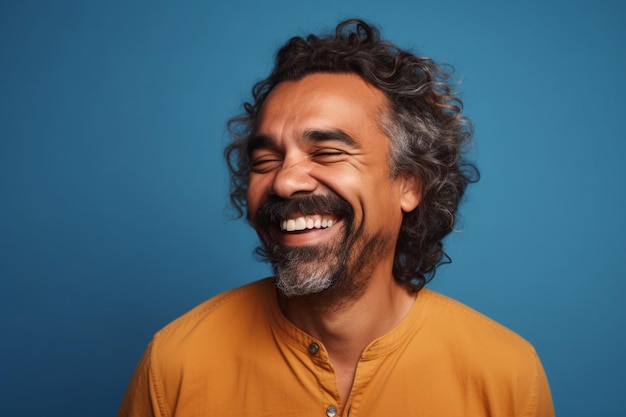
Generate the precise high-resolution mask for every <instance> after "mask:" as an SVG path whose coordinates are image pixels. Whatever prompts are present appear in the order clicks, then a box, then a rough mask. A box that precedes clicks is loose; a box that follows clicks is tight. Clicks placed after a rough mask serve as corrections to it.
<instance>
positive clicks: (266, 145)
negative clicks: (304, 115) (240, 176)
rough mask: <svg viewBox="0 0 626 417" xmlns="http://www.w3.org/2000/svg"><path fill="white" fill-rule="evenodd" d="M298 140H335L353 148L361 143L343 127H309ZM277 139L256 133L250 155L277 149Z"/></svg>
mask: <svg viewBox="0 0 626 417" xmlns="http://www.w3.org/2000/svg"><path fill="white" fill-rule="evenodd" d="M298 141H311V142H328V141H335V142H340V143H343V144H345V145H347V146H350V147H352V148H359V147H360V145H359V143H358V142H357V141H356V140H354V139H353V138H352V136H350V135H349V134H347V133H346V132H344V131H343V130H341V129H307V130H305V131H304V132H303V133H302V135H301V137H300V138H299V139H298ZM277 147H278V146H277V145H276V141H275V140H274V139H273V138H272V137H271V136H267V135H262V134H261V135H255V136H252V137H251V138H250V140H249V141H248V145H247V147H246V151H247V153H248V155H252V152H254V151H255V150H257V149H276V148H277Z"/></svg>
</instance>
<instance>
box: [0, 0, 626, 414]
mask: <svg viewBox="0 0 626 417" xmlns="http://www.w3.org/2000/svg"><path fill="white" fill-rule="evenodd" d="M212 3H214V2H209V1H203V2H201V1H196V2H190V1H187V2H176V3H174V2H163V1H151V2H148V1H106V2H104V1H101V2H100V1H93V2H87V1H85V2H83V1H55V2H47V1H40V2H35V1H24V2H17V1H15V2H14V1H2V2H1V5H0V54H1V55H0V70H1V73H0V106H1V107H0V199H1V200H0V278H1V281H0V294H1V295H0V297H1V299H0V301H1V302H0V312H1V315H0V320H1V322H0V326H1V328H0V331H1V334H2V343H1V344H0V355H1V356H0V358H1V361H2V362H1V366H2V368H1V369H0V404H2V415H7V416H39V415H47V416H65V417H69V416H84V415H89V416H110V415H114V414H115V412H116V410H117V407H118V404H119V401H120V400H121V397H122V394H123V392H124V390H125V388H126V384H127V382H128V379H129V377H130V375H131V373H132V370H133V368H134V366H135V364H136V362H137V360H138V359H139V357H140V355H141V353H142V350H143V348H144V347H145V345H146V344H147V343H148V341H149V339H150V337H151V335H152V334H153V333H154V332H155V331H156V330H157V329H159V328H160V327H162V326H164V325H165V324H166V323H168V322H169V321H171V320H172V319H174V318H175V317H177V316H178V315H180V314H182V313H184V312H185V311H187V310H188V309H190V308H191V307H193V306H195V305H196V304H198V303H200V302H202V301H203V300H205V299H207V298H209V297H211V296H212V295H215V294H217V293H218V292H221V291H223V290H225V289H228V288H231V287H234V286H237V285H240V284H244V283H246V282H250V281H252V280H255V279H257V278H260V277H262V276H265V275H268V274H269V273H270V272H269V269H268V268H267V266H265V265H263V264H260V263H258V262H256V261H255V260H254V258H253V256H252V250H253V248H254V246H255V242H256V238H255V236H254V234H253V233H252V232H251V231H250V230H249V229H248V227H247V226H246V225H245V223H244V222H243V221H235V222H232V221H228V220H227V217H226V214H227V209H226V207H227V205H226V201H227V189H228V186H227V181H228V180H227V176H226V169H225V164H224V162H223V160H222V156H221V155H222V148H223V146H224V143H225V142H226V140H227V137H226V134H225V128H224V126H225V122H226V120H227V119H228V118H229V117H231V116H232V115H234V114H236V113H237V112H238V111H239V108H240V107H239V106H240V102H241V100H242V99H245V98H247V97H249V90H250V87H251V85H252V84H253V83H254V82H255V81H257V80H258V79H260V78H261V77H263V76H264V75H265V74H266V73H267V72H268V71H269V69H270V68H271V63H272V55H273V53H274V52H275V49H276V48H277V47H278V46H279V45H280V44H281V43H282V42H284V41H285V40H286V39H287V38H288V37H289V36H292V35H294V34H304V33H308V32H310V31H318V30H319V29H322V28H328V29H330V28H332V27H333V26H334V25H335V24H336V23H337V22H338V21H339V20H340V19H343V18H346V17H350V16H355V15H356V16H361V17H363V18H366V19H368V20H371V21H373V22H374V23H377V24H379V25H380V26H381V27H382V30H383V35H384V36H385V37H388V38H390V39H391V40H393V41H395V42H396V43H398V44H400V45H401V46H403V47H407V48H412V49H415V50H417V51H419V52H420V53H422V54H425V55H429V56H432V57H434V58H435V59H437V60H439V61H443V62H447V63H450V64H452V65H454V66H455V67H456V70H457V72H456V74H457V78H458V79H459V81H461V82H462V83H461V87H460V90H461V91H463V99H464V101H465V103H466V113H467V115H468V116H469V117H470V118H472V120H473V121H474V123H475V128H476V134H475V147H474V151H473V155H474V158H475V160H476V161H477V162H478V164H479V167H480V168H481V171H482V180H481V182H480V183H479V184H477V185H475V186H473V187H472V188H471V189H470V191H469V194H468V199H467V201H466V203H465V204H464V206H463V211H462V212H463V221H462V223H461V225H460V227H461V228H462V232H459V233H455V234H454V235H453V236H451V237H450V239H448V249H449V250H448V252H449V253H450V255H451V256H452V259H453V263H452V264H451V265H447V266H444V267H443V268H442V269H441V270H440V271H439V273H438V274H437V277H436V278H435V280H434V281H433V282H432V284H431V287H432V288H433V289H435V290H438V291H441V292H444V293H446V294H448V295H451V296H453V297H455V298H457V299H459V300H461V301H463V302H465V303H467V304H469V305H470V306H472V307H474V308H476V309H477V310H479V311H481V312H483V313H485V314H487V315H489V316H491V317H493V318H494V319H496V320H497V321H499V322H501V323H503V324H505V325H506V326H508V327H510V328H512V329H513V330H515V331H517V332H518V333H520V334H521V335H523V336H524V337H525V338H527V339H528V340H529V341H530V342H531V343H533V344H534V345H535V347H536V348H537V350H538V352H539V354H540V356H541V358H542V360H543V364H544V367H545V369H546V372H547V374H548V377H549V379H550V382H551V386H552V391H553V396H554V400H555V405H556V410H557V413H558V414H559V415H563V416H616V417H617V416H624V415H626V404H625V403H624V401H623V399H622V395H623V394H622V392H623V390H624V388H626V386H625V384H624V378H623V375H624V374H625V373H626V361H625V359H624V352H626V336H625V332H624V322H625V318H626V309H625V307H624V301H623V300H624V299H625V298H626V266H625V261H624V259H625V256H624V255H625V253H624V252H625V250H624V243H623V239H624V235H625V234H626V227H625V226H624V223H623V221H622V220H620V219H621V214H622V213H621V209H623V207H624V203H625V198H624V191H625V190H624V185H623V178H624V174H623V173H622V166H623V164H622V158H623V157H624V155H625V153H626V152H625V151H626V145H625V139H626V138H625V137H624V128H623V119H624V110H625V108H624V97H625V96H626V81H625V80H626V78H625V77H624V74H626V59H625V53H624V46H623V45H624V42H625V41H626V36H625V35H626V31H625V25H624V23H623V22H624V18H625V17H626V13H625V10H624V7H623V6H622V5H621V4H620V3H618V2H617V1H614V2H612V1H595V2H578V1H575V2H571V1H564V0H563V1H543V2H525V3H524V4H522V2H516V3H510V2H506V3H504V2H497V1H480V2H479V1H476V2H468V1H462V0H454V1H446V2H439V3H438V2H432V1H430V2H425V1H424V2H420V1H408V0H407V1H388V2H373V1H363V0H360V1H356V0H347V1H342V2H338V1H330V0H320V1H316V2H300V1H294V0H289V1H286V0H282V1H265V2H260V1H241V2H230V3H228V4H226V2H224V3H223V4H219V5H215V4H212Z"/></svg>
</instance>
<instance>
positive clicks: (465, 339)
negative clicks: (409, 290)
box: [420, 289, 539, 376]
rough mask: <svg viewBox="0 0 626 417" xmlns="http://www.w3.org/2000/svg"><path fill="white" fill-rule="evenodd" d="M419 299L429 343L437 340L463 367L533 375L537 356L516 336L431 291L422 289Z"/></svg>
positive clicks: (469, 308)
mask: <svg viewBox="0 0 626 417" xmlns="http://www.w3.org/2000/svg"><path fill="white" fill-rule="evenodd" d="M420 297H423V300H422V302H423V310H422V314H423V320H424V322H423V323H424V324H423V327H424V329H425V331H426V332H427V333H429V334H430V336H431V337H430V340H439V341H440V346H439V348H441V349H442V350H444V351H447V352H449V353H450V354H451V356H453V357H456V358H458V360H459V361H460V362H462V363H463V365H467V366H472V367H478V368H480V369H483V370H484V369H488V368H497V369H501V370H503V371H511V372H516V373H528V372H530V373H534V372H536V368H537V366H538V365H539V359H538V357H537V353H536V352H535V349H534V347H533V346H532V345H531V344H530V343H529V342H528V341H527V340H525V339H524V338H523V337H522V336H520V335H519V334H517V333H515V332H514V331H512V330H510V329H509V328H507V327H505V326H503V325H501V324H500V323H498V322H496V321H495V320H493V319H491V318H489V317H487V316H485V315H484V314H481V313H479V312H478V311H476V310H474V309H472V308H471V307H468V306H467V305H465V304H463V303H461V302H459V301H456V300H454V299H452V298H449V297H447V296H444V295H442V294H439V293H437V292H434V291H432V290H428V289H426V290H423V291H422V292H420ZM470 358H471V360H469V359H470ZM466 359H467V360H466ZM496 374H498V372H496ZM529 376H530V375H529Z"/></svg>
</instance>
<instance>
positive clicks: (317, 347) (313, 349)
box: [309, 342, 320, 355]
mask: <svg viewBox="0 0 626 417" xmlns="http://www.w3.org/2000/svg"><path fill="white" fill-rule="evenodd" d="M319 351H320V345H318V344H317V343H315V342H313V343H311V344H310V345H309V353H310V354H311V355H315V354H316V353H317V352H319Z"/></svg>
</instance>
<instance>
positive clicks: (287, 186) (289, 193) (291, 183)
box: [270, 159, 317, 199]
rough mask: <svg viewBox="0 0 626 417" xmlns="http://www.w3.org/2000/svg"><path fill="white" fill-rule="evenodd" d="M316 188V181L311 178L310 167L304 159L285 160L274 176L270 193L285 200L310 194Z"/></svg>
mask: <svg viewBox="0 0 626 417" xmlns="http://www.w3.org/2000/svg"><path fill="white" fill-rule="evenodd" d="M316 187H317V181H316V180H315V178H314V177H312V176H311V165H310V163H309V162H308V161H307V160H306V159H299V160H295V161H288V160H285V161H284V162H283V164H282V165H281V167H280V168H279V169H278V170H277V172H276V175H275V176H274V179H273V181H272V187H271V191H270V192H271V194H272V195H275V196H278V197H282V198H285V199H287V198H291V197H294V196H296V195H299V194H304V193H311V192H313V191H314V190H315V188H316Z"/></svg>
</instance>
